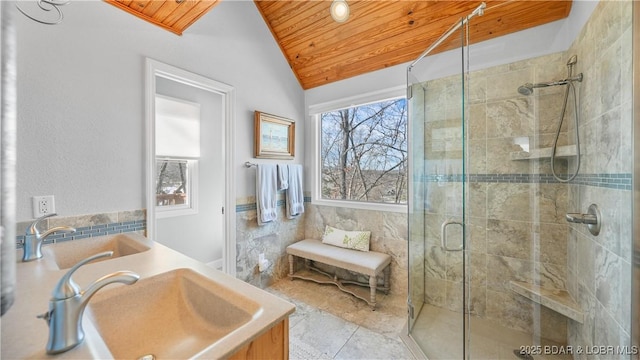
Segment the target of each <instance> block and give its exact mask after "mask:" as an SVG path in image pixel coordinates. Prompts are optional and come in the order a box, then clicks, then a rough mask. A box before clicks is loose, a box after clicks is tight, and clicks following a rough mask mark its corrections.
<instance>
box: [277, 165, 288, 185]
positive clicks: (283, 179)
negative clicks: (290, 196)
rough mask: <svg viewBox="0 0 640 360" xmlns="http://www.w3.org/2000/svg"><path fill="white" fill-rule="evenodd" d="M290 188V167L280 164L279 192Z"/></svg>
mask: <svg viewBox="0 0 640 360" xmlns="http://www.w3.org/2000/svg"><path fill="white" fill-rule="evenodd" d="M288 188H289V165H287V164H278V191H280V190H286V189H288Z"/></svg>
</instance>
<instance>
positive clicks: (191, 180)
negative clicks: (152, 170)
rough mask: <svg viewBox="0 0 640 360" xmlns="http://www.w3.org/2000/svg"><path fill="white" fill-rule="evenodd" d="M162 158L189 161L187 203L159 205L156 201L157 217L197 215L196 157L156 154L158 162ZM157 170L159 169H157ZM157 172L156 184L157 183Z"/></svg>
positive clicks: (197, 161)
mask: <svg viewBox="0 0 640 360" xmlns="http://www.w3.org/2000/svg"><path fill="white" fill-rule="evenodd" d="M162 160H171V161H186V162H187V185H186V188H187V204H180V205H166V206H158V203H157V201H155V211H156V218H158V219H164V218H170V217H177V216H185V215H195V214H197V213H198V163H199V160H198V159H195V158H186V157H173V156H156V163H157V162H158V161H162ZM156 171H157V170H156ZM157 176H158V174H157V173H156V175H155V177H156V185H157V181H158V180H157Z"/></svg>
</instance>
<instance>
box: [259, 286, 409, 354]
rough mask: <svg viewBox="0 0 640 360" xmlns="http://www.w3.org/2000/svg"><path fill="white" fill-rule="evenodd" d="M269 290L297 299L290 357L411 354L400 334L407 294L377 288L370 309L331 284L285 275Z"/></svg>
mask: <svg viewBox="0 0 640 360" xmlns="http://www.w3.org/2000/svg"><path fill="white" fill-rule="evenodd" d="M267 291H269V292H271V293H273V294H275V295H278V296H280V297H282V298H284V299H285V300H287V301H290V302H292V303H293V304H295V305H296V311H295V313H293V314H292V315H291V316H290V318H289V342H290V352H289V355H290V358H291V359H292V360H301V359H305V360H312V359H322V360H325V359H367V360H368V359H372V360H373V359H412V358H413V357H412V356H411V353H410V352H409V351H408V350H407V348H406V347H405V346H404V344H403V343H402V341H401V340H400V338H399V337H398V336H399V334H400V332H401V331H402V328H403V327H404V325H405V322H406V317H405V313H406V305H405V304H406V298H405V297H403V296H393V295H384V294H383V293H378V299H377V302H378V307H377V309H376V311H371V309H370V308H369V306H368V305H367V304H366V303H365V302H364V301H362V300H359V299H356V298H355V297H353V296H351V295H349V294H345V293H343V292H341V291H340V290H338V288H337V287H335V286H333V285H320V284H315V283H311V282H308V281H303V280H293V281H291V280H289V279H283V280H281V281H278V282H276V283H275V284H273V285H272V286H271V287H269V288H268V289H267Z"/></svg>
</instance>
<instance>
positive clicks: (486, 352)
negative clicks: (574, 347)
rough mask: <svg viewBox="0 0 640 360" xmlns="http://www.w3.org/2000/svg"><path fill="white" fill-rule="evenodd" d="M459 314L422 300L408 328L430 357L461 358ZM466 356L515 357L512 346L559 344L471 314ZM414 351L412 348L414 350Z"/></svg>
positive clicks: (540, 358)
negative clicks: (419, 309)
mask: <svg viewBox="0 0 640 360" xmlns="http://www.w3.org/2000/svg"><path fill="white" fill-rule="evenodd" d="M462 327H463V324H462V315H461V314H460V313H459V312H455V311H451V310H449V309H445V308H441V307H437V306H433V305H428V304H425V305H424V306H423V307H422V310H421V311H420V314H419V315H418V317H417V319H416V321H415V324H414V327H413V329H412V331H411V339H412V340H413V341H414V342H416V344H417V345H418V346H419V347H420V349H421V350H422V351H423V352H424V354H425V355H426V356H427V357H428V358H429V359H430V360H437V359H463V344H464V342H463V339H462V334H463V329H462ZM470 329H471V331H470V332H471V345H470V349H469V350H468V351H469V352H470V356H469V359H472V360H479V359H492V360H499V359H505V360H515V359H518V357H516V355H515V352H514V350H516V351H520V350H521V349H527V348H531V346H534V345H543V346H546V345H549V346H560V345H562V344H559V343H556V342H553V341H550V340H546V339H536V338H535V337H534V336H533V335H532V334H527V333H525V332H521V331H517V330H513V329H509V328H506V327H504V326H501V325H499V324H497V323H496V322H494V321H491V320H487V319H482V318H480V317H477V316H471V320H470ZM414 355H415V352H414ZM533 358H534V359H535V360H547V359H548V360H551V359H553V360H565V359H566V360H569V359H572V357H571V356H570V355H535V356H533Z"/></svg>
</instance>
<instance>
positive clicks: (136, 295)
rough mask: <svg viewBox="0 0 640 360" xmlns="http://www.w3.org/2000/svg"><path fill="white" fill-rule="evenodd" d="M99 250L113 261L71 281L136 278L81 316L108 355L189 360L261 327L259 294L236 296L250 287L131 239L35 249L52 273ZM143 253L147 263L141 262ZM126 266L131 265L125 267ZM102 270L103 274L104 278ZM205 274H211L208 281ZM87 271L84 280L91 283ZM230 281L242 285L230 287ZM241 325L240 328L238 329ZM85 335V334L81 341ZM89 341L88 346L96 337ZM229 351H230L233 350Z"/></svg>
mask: <svg viewBox="0 0 640 360" xmlns="http://www.w3.org/2000/svg"><path fill="white" fill-rule="evenodd" d="M104 251H112V252H113V256H112V257H111V258H107V259H106V260H103V261H101V262H100V263H91V264H87V265H84V266H83V267H81V268H80V269H78V270H77V271H76V273H75V274H76V275H74V277H77V278H78V279H80V280H84V279H86V278H88V277H89V275H88V274H82V273H83V272H91V273H93V274H97V273H102V275H106V273H108V272H112V271H115V270H132V271H134V272H139V273H140V275H141V278H140V280H139V281H138V282H137V283H135V284H133V285H128V286H124V285H120V284H114V285H109V286H107V287H105V288H104V289H102V290H100V291H98V292H97V293H96V294H95V295H94V296H93V298H92V299H91V300H90V302H89V305H88V307H87V311H86V312H85V320H84V321H85V324H86V322H87V321H89V322H90V323H91V324H92V326H93V327H94V328H95V330H96V331H97V333H98V334H99V336H100V338H101V340H102V342H103V343H104V345H105V346H106V347H107V348H108V351H109V352H110V355H111V356H112V357H113V358H128V359H140V358H145V356H148V357H147V358H155V359H162V358H192V357H197V356H198V355H199V354H204V353H207V351H208V350H210V349H211V348H212V347H214V346H215V345H216V344H217V343H219V342H220V341H221V339H224V338H225V337H227V335H229V334H231V333H234V332H236V333H246V334H250V332H247V328H255V325H256V324H252V321H253V322H256V320H260V321H258V322H262V324H258V325H259V326H258V329H261V328H264V327H265V324H264V319H261V315H262V313H263V312H264V304H261V303H259V300H254V299H259V298H260V297H257V298H256V294H251V293H247V292H246V291H242V289H243V288H245V287H246V286H250V285H248V284H245V283H243V282H242V281H240V280H238V279H235V278H231V277H229V276H227V275H225V274H222V273H220V272H218V271H216V270H213V269H211V270H209V269H206V270H205V269H204V268H202V267H201V266H200V265H198V266H195V264H196V263H197V262H195V260H193V259H190V258H187V257H185V256H184V255H181V254H178V253H176V252H174V251H173V250H170V249H168V248H166V247H164V246H162V245H160V244H157V243H153V242H151V241H149V240H147V239H146V238H144V237H142V236H139V235H137V234H132V235H126V234H120V235H115V236H104V237H100V238H93V239H87V240H74V241H69V242H64V243H59V244H53V245H48V246H45V247H43V255H44V259H48V260H47V262H48V265H47V266H48V267H49V268H50V270H53V269H52V267H53V265H55V267H57V268H58V269H59V270H60V272H59V274H64V272H66V270H65V269H69V268H71V267H72V266H74V265H75V264H76V263H78V262H79V261H81V260H83V259H85V258H87V257H89V256H91V255H94V254H96V253H100V252H104ZM143 254H146V255H144V257H146V258H147V260H146V263H144V264H143V260H142V258H143ZM133 255H135V256H133ZM134 258H135V259H136V260H134ZM187 259H188V260H187ZM161 263H170V264H171V266H169V267H166V268H164V269H160V270H161V271H160V272H158V270H159V269H158V266H154V264H161ZM26 264H29V263H24V264H23V265H18V269H19V270H20V267H21V266H25V265H26ZM198 264H199V263H198ZM111 265H112V266H111ZM138 265H139V266H138ZM127 266H133V268H125V267H127ZM136 266H138V267H139V269H136ZM202 266H205V265H202ZM90 269H95V270H96V271H89V270H90ZM106 269H109V270H108V271H107V272H106V273H105V270H106ZM63 270H64V271H63ZM150 270H151V271H150ZM165 270H166V271H165ZM212 272H215V273H219V275H217V274H216V276H215V277H214V276H211V274H212ZM145 273H146V274H145ZM203 273H204V274H203ZM93 274H92V275H91V277H92V278H95V277H96V275H93ZM102 275H101V276H102ZM145 275H147V276H145ZM83 278H84V279H83ZM235 282H240V283H242V284H243V285H242V286H234V283H235ZM78 283H81V282H80V281H78ZM83 286H84V284H83ZM256 290H257V291H260V292H262V291H261V290H259V289H256ZM251 291H253V290H251ZM267 295H269V294H267ZM42 300H45V301H46V299H42ZM284 303H285V304H288V303H286V302H284ZM43 304H46V302H43ZM278 305H279V306H280V307H281V306H282V304H278ZM288 305H290V304H288ZM290 306H292V305H290ZM290 306H285V307H282V309H283V310H285V309H286V310H285V311H284V312H285V313H286V314H284V315H285V316H286V315H288V313H290V312H292V311H293V309H292V308H290ZM3 322H4V319H3ZM3 325H4V324H3ZM241 328H242V331H238V330H239V329H241ZM3 335H4V334H3ZM89 336H90V335H89V334H87V338H88V337H89ZM240 336H247V335H240ZM91 343H96V339H93V340H92V341H91ZM236 343H237V339H236ZM86 346H90V345H86ZM233 346H234V347H236V348H237V346H238V345H237V344H236V345H233ZM72 351H74V350H72ZM210 355H211V353H209V355H207V356H205V357H209V356H210Z"/></svg>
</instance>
